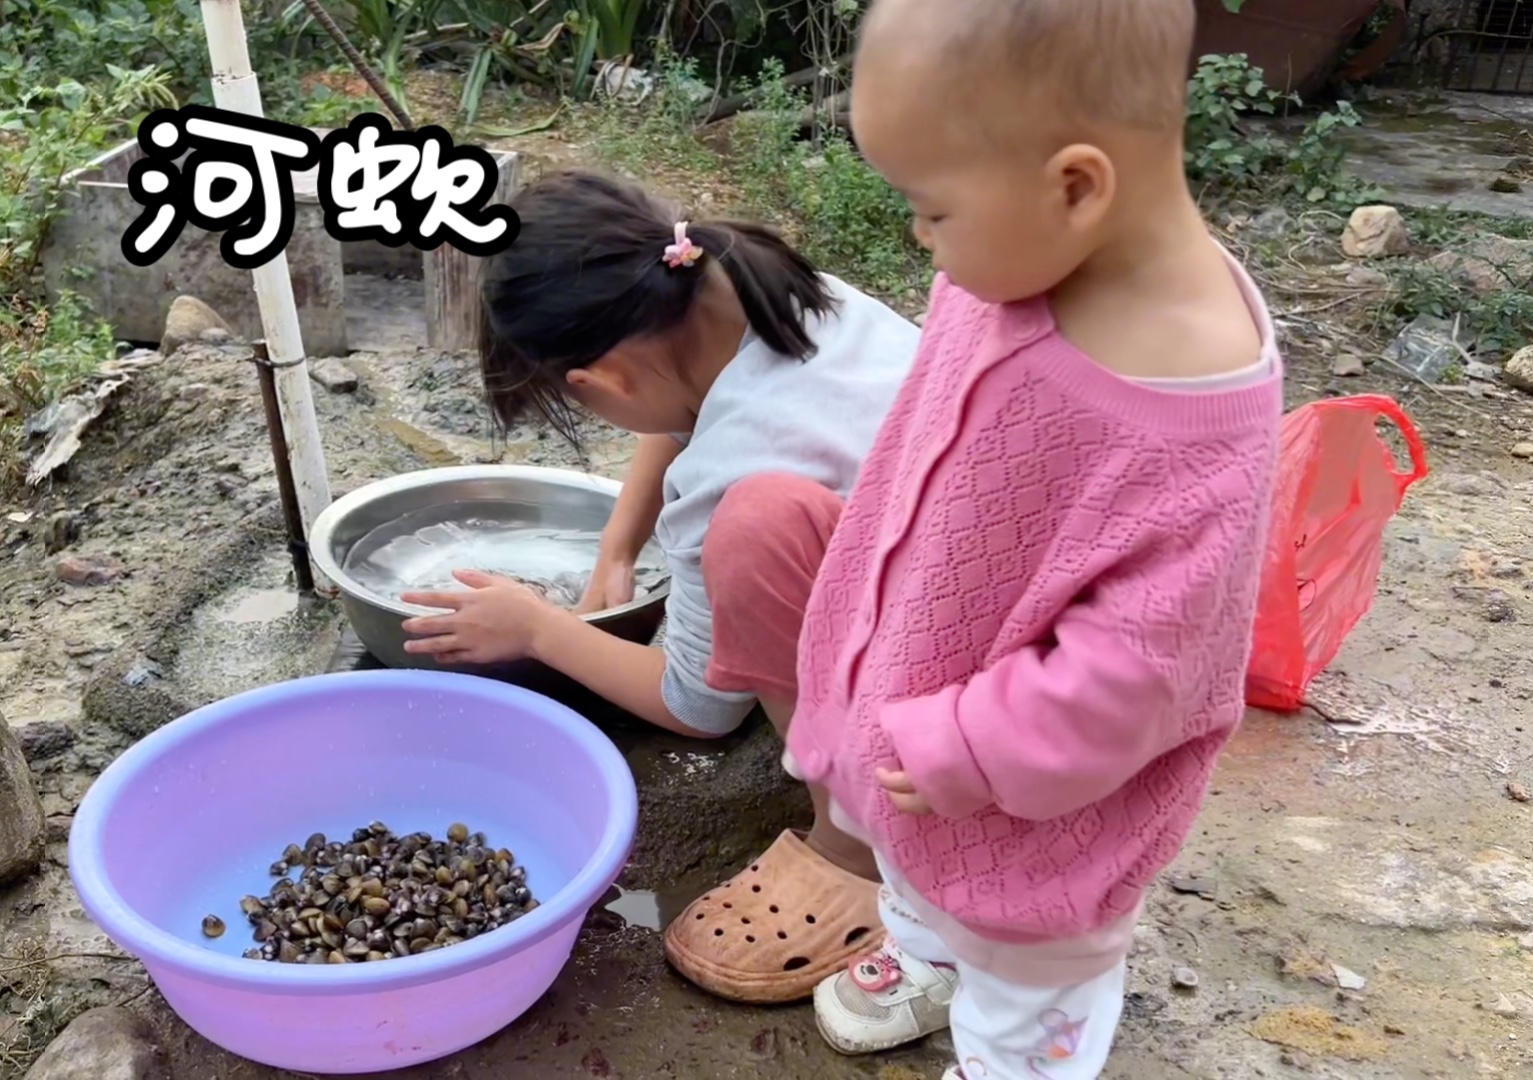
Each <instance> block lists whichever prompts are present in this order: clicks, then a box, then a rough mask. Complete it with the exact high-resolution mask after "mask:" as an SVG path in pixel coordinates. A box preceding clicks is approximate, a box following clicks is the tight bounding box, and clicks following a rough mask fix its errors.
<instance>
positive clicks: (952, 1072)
mask: <svg viewBox="0 0 1533 1080" xmlns="http://www.w3.org/2000/svg"><path fill="white" fill-rule="evenodd" d="M942 1080H964V1075H963V1073H962V1072H961V1071H960V1070H959V1068H958V1066H957V1065H954V1066H953V1067H952V1068H951V1069H949V1070H948V1071H947V1072H945V1073H943V1074H942Z"/></svg>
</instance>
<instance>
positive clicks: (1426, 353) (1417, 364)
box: [1384, 315, 1474, 383]
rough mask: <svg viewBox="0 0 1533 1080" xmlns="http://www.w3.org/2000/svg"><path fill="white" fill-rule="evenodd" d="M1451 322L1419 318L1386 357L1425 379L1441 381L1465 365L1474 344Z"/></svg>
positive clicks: (1421, 316)
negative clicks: (1470, 347) (1469, 349)
mask: <svg viewBox="0 0 1533 1080" xmlns="http://www.w3.org/2000/svg"><path fill="white" fill-rule="evenodd" d="M1465 335H1466V331H1465V330H1464V329H1463V328H1462V327H1460V326H1455V325H1454V323H1453V321H1452V320H1451V319H1439V318H1437V317H1435V316H1432V315H1417V316H1416V317H1415V318H1414V319H1412V320H1411V322H1410V325H1408V326H1407V327H1406V328H1405V329H1404V330H1402V331H1400V333H1399V334H1397V335H1396V336H1395V339H1394V340H1393V341H1391V342H1390V343H1389V347H1388V348H1386V349H1385V350H1384V358H1385V359H1386V360H1388V361H1390V362H1391V363H1393V364H1397V365H1398V366H1400V367H1402V368H1404V369H1405V370H1406V371H1408V372H1410V373H1411V374H1413V375H1415V376H1417V377H1418V378H1420V379H1422V380H1423V381H1424V382H1428V383H1437V382H1441V381H1442V378H1443V376H1444V375H1446V374H1447V373H1448V372H1449V371H1450V370H1451V369H1453V368H1455V367H1457V366H1459V365H1461V364H1462V363H1463V362H1464V353H1465V351H1467V349H1468V348H1469V346H1470V345H1472V344H1473V343H1474V342H1473V340H1472V339H1469V338H1467V337H1466V336H1465Z"/></svg>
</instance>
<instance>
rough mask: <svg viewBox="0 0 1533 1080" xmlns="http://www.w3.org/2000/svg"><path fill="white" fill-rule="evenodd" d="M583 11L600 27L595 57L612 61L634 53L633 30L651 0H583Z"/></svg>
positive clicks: (581, 5)
mask: <svg viewBox="0 0 1533 1080" xmlns="http://www.w3.org/2000/svg"><path fill="white" fill-rule="evenodd" d="M580 7H581V12H582V14H584V15H586V16H588V17H589V18H591V19H592V20H594V22H595V24H596V28H597V38H596V41H597V44H596V56H597V58H599V59H602V60H613V59H617V58H620V57H624V56H632V55H633V52H634V50H633V43H634V32H635V31H636V30H637V28H638V25H639V19H640V18H641V17H642V16H643V15H644V14H645V13H646V12H647V11H648V10H649V0H581V4H580Z"/></svg>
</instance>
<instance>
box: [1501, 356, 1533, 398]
mask: <svg viewBox="0 0 1533 1080" xmlns="http://www.w3.org/2000/svg"><path fill="white" fill-rule="evenodd" d="M1501 378H1502V379H1503V380H1504V381H1505V382H1506V385H1508V386H1513V387H1516V388H1517V389H1518V390H1522V391H1525V392H1526V393H1529V394H1533V345H1529V346H1528V347H1527V348H1526V349H1520V350H1518V352H1517V355H1515V356H1513V357H1512V358H1511V359H1510V360H1508V361H1507V362H1506V367H1504V368H1502V369H1501Z"/></svg>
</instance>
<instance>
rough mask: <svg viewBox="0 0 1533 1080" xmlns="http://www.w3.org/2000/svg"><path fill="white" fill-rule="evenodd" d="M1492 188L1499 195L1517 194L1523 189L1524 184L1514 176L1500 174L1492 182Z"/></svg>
mask: <svg viewBox="0 0 1533 1080" xmlns="http://www.w3.org/2000/svg"><path fill="white" fill-rule="evenodd" d="M1490 189H1491V190H1492V191H1494V192H1495V193H1496V194H1497V195H1515V194H1517V193H1518V192H1519V191H1521V190H1522V184H1521V183H1520V182H1519V181H1518V180H1516V179H1515V178H1514V177H1510V176H1498V177H1496V178H1495V179H1494V180H1492V181H1491V182H1490Z"/></svg>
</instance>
